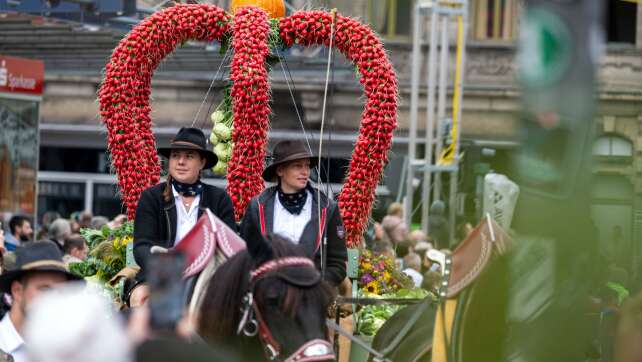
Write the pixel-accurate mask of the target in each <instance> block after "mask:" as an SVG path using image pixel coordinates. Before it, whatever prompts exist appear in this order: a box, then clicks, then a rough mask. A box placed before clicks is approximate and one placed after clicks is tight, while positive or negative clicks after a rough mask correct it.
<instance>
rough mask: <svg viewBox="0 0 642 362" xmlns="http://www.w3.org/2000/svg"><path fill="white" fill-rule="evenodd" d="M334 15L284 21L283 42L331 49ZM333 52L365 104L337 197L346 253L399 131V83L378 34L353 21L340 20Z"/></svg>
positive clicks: (301, 15) (356, 240)
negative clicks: (352, 75) (350, 68)
mask: <svg viewBox="0 0 642 362" xmlns="http://www.w3.org/2000/svg"><path fill="white" fill-rule="evenodd" d="M331 23H332V15H331V14H330V13H328V12H325V11H302V12H297V13H295V14H293V15H292V16H289V17H287V18H284V19H281V23H280V26H281V38H282V39H283V41H284V43H285V44H286V45H288V46H292V45H293V44H295V43H296V44H302V45H312V44H325V45H326V46H329V44H330V33H331ZM333 44H334V46H335V47H336V48H337V49H339V51H341V53H343V55H345V56H346V58H347V59H349V60H351V61H352V62H354V64H355V65H356V66H357V67H358V70H359V73H360V74H361V78H360V79H359V81H360V82H361V84H362V85H363V87H364V90H365V93H366V97H367V103H366V107H365V109H364V111H363V114H362V115H361V128H360V130H359V137H358V139H357V143H356V145H355V148H354V151H353V153H352V160H351V161H350V170H349V172H348V176H347V177H346V181H345V184H344V186H343V189H342V190H341V194H340V195H339V207H340V209H341V214H342V216H343V222H344V224H345V229H346V243H347V245H348V247H356V246H358V245H360V244H361V237H362V235H363V231H364V229H365V227H366V224H367V221H368V218H369V216H370V211H371V208H372V203H373V201H374V197H375V190H376V187H377V184H378V182H379V180H380V179H381V174H382V172H383V167H384V165H385V163H386V162H387V160H388V150H389V149H390V147H391V145H392V133H393V131H394V129H395V128H396V127H397V77H396V75H395V72H394V70H393V68H392V64H391V63H390V61H389V60H388V56H387V55H386V52H385V51H384V49H383V45H382V44H381V42H380V41H379V38H378V37H377V36H376V35H375V34H374V32H373V31H372V30H371V29H370V28H369V27H367V26H365V25H363V24H361V23H359V22H357V21H356V20H354V19H350V18H346V17H343V16H340V15H338V16H337V20H336V25H335V38H334V40H333Z"/></svg>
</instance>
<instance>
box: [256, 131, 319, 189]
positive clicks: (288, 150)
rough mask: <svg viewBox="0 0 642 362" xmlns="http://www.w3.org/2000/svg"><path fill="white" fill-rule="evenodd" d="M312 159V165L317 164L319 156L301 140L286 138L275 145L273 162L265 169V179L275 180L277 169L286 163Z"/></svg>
mask: <svg viewBox="0 0 642 362" xmlns="http://www.w3.org/2000/svg"><path fill="white" fill-rule="evenodd" d="M306 158H309V159H310V167H314V166H316V164H317V161H318V160H317V158H316V157H315V156H314V155H313V154H312V153H311V152H310V149H309V148H308V146H307V145H306V144H305V142H303V141H301V140H285V141H281V142H279V143H277V144H276V146H274V151H272V163H271V164H270V165H269V166H268V167H266V168H265V171H263V179H264V180H265V181H268V182H272V181H274V178H275V177H276V169H277V168H278V167H279V166H280V165H283V164H285V163H288V162H290V161H295V160H302V159H306Z"/></svg>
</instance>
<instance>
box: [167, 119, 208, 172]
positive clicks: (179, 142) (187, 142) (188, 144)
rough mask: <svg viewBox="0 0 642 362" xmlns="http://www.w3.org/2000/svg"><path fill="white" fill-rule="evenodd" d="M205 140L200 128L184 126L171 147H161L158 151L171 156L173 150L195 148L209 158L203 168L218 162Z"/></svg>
mask: <svg viewBox="0 0 642 362" xmlns="http://www.w3.org/2000/svg"><path fill="white" fill-rule="evenodd" d="M205 145H206V142H205V134H203V131H201V130H200V129H198V128H192V127H183V128H181V129H180V130H179V131H178V133H177V134H176V137H174V139H173V140H172V141H171V143H170V144H169V147H160V148H159V149H158V153H160V154H161V155H162V156H164V157H167V158H169V156H170V154H171V153H172V150H195V151H198V152H199V153H200V154H201V156H203V157H205V159H206V160H207V161H206V162H205V166H203V168H204V169H205V168H211V167H214V165H216V163H217V162H218V157H216V155H215V154H214V152H212V151H210V150H208V149H207V148H206V147H205Z"/></svg>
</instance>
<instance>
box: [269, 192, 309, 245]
mask: <svg viewBox="0 0 642 362" xmlns="http://www.w3.org/2000/svg"><path fill="white" fill-rule="evenodd" d="M307 193H308V197H307V198H306V200H305V205H303V209H302V210H301V213H299V214H298V215H294V214H291V213H290V212H289V211H288V210H287V209H286V208H285V207H283V205H282V204H281V202H280V201H279V195H275V197H274V224H273V225H272V232H273V233H275V234H279V235H280V236H282V237H285V238H287V239H289V240H290V241H292V242H293V243H295V244H298V243H299V239H301V234H303V229H305V226H306V225H307V224H308V222H309V221H310V219H311V218H312V194H310V191H307Z"/></svg>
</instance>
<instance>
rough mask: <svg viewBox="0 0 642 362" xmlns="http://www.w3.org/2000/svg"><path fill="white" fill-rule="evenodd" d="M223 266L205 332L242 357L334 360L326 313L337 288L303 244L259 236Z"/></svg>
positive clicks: (201, 321)
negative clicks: (314, 261) (325, 279)
mask: <svg viewBox="0 0 642 362" xmlns="http://www.w3.org/2000/svg"><path fill="white" fill-rule="evenodd" d="M247 246H248V249H247V250H245V251H241V252H239V253H237V254H236V255H234V256H233V257H232V258H230V259H229V260H228V261H227V262H226V263H225V264H223V265H221V266H220V267H219V268H218V269H217V271H216V273H215V274H214V276H213V277H212V279H211V281H210V283H209V285H208V287H207V290H206V291H205V296H204V298H203V304H202V305H201V308H200V310H199V317H198V329H199V334H200V335H201V336H202V337H203V338H204V339H205V340H206V341H207V342H208V343H210V344H212V345H213V346H225V347H226V348H228V349H230V350H232V351H236V352H237V353H238V354H239V355H240V356H241V359H240V360H242V361H261V360H265V359H268V360H282V361H327V360H334V353H333V351H332V346H331V344H330V343H329V342H328V341H327V339H328V333H327V327H326V314H327V310H328V306H329V304H330V302H331V300H332V298H333V294H332V289H331V288H330V287H329V286H328V285H326V284H325V282H323V281H322V280H321V275H320V273H319V272H318V271H317V269H316V268H315V267H314V264H313V263H312V261H311V260H310V259H308V258H307V257H306V255H305V253H304V251H303V250H301V249H300V248H299V247H298V246H297V245H294V244H292V243H290V242H289V241H287V240H284V239H281V238H279V237H278V236H269V237H268V240H265V239H264V238H263V237H261V236H260V235H257V236H256V237H255V238H253V240H249V241H248V242H247Z"/></svg>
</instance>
